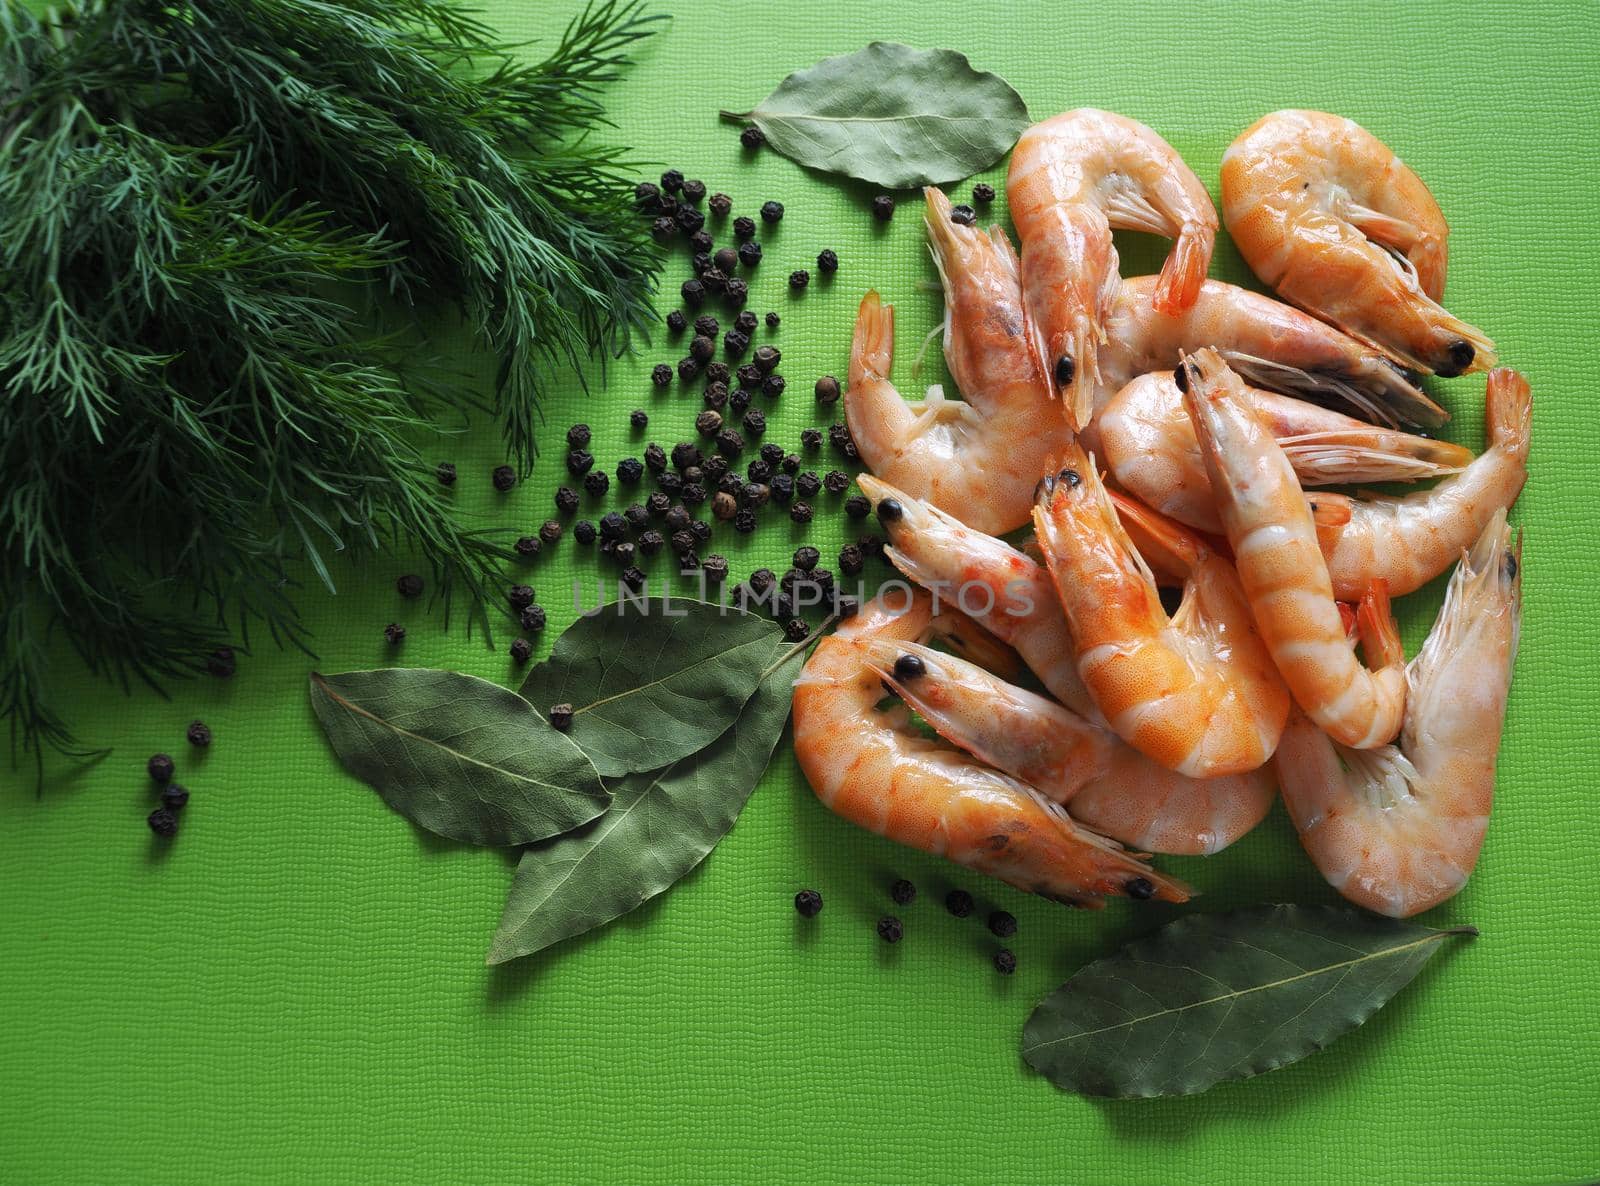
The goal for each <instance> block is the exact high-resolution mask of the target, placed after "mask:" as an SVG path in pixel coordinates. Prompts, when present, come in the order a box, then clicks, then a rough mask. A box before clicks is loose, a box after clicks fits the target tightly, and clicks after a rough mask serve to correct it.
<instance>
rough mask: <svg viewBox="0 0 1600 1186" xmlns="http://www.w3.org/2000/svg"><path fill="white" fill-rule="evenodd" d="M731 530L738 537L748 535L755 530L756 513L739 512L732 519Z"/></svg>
mask: <svg viewBox="0 0 1600 1186" xmlns="http://www.w3.org/2000/svg"><path fill="white" fill-rule="evenodd" d="M733 529H734V530H735V531H737V532H738V533H739V534H740V535H749V534H750V533H751V532H752V531H754V530H755V529H756V513H755V512H754V511H752V510H743V511H740V512H739V513H738V514H737V515H735V516H734V517H733Z"/></svg>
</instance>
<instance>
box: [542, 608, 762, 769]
mask: <svg viewBox="0 0 1600 1186" xmlns="http://www.w3.org/2000/svg"><path fill="white" fill-rule="evenodd" d="M786 645H787V644H786V643H785V641H784V637H783V631H782V629H780V628H779V626H778V625H777V624H776V623H775V622H772V621H769V620H768V619H766V618H761V617H757V616H756V615H755V614H751V613H746V612H745V611H744V610H740V609H735V608H732V607H730V606H722V605H717V604H714V603H711V602H704V601H693V600H690V599H688V598H669V599H666V601H665V603H663V601H662V600H660V599H657V600H652V601H644V602H640V601H633V600H627V599H625V600H623V601H620V602H617V603H616V604H614V605H608V606H606V607H605V608H603V609H600V610H596V611H595V612H593V613H591V614H588V615H586V616H584V617H582V618H579V619H578V620H577V621H576V622H574V623H573V624H572V625H571V626H570V627H568V628H567V630H566V631H565V632H564V633H563V634H562V635H561V637H560V638H559V639H557V640H556V644H555V646H554V647H553V648H551V651H550V657H549V658H548V659H546V660H545V661H544V662H543V663H540V664H539V665H538V666H537V667H535V668H534V669H533V670H532V671H530V672H528V676H527V678H526V679H525V680H523V683H522V688H521V689H520V691H521V694H522V697H523V698H524V699H525V700H527V701H528V702H529V703H530V704H532V705H533V706H534V708H535V709H536V710H537V711H539V712H541V713H543V712H548V711H549V709H550V707H551V706H552V705H555V704H571V705H572V707H573V715H572V728H571V731H570V733H569V736H570V737H571V738H572V739H573V740H574V741H575V742H577V744H578V745H579V747H580V748H582V750H583V751H584V753H586V754H588V755H589V759H590V760H591V761H592V762H593V763H594V766H595V769H596V770H598V771H599V772H600V773H601V775H603V776H604V777H606V778H620V777H622V776H624V775H628V774H633V773H635V772H637V771H641V770H657V769H660V768H661V767H662V766H665V765H668V764H669V763H672V762H676V761H677V760H678V759H679V758H682V757H685V756H687V755H689V754H692V753H694V752H695V751H696V750H699V749H701V748H703V747H704V746H706V745H709V744H710V743H711V742H713V741H715V740H716V739H717V738H718V737H720V736H721V735H722V734H723V733H724V732H725V731H726V730H727V728H728V726H729V725H730V724H732V723H733V721H734V719H735V718H736V717H737V716H738V715H739V710H740V709H742V708H743V707H744V704H745V702H746V701H747V700H749V699H750V697H751V696H752V695H754V694H755V690H756V685H757V683H758V682H759V681H760V679H761V674H762V672H763V671H765V670H766V669H767V667H768V666H769V665H770V664H771V663H772V661H773V660H774V659H775V658H776V657H777V656H778V655H779V654H781V653H782V652H783V650H784V648H785V646H786Z"/></svg>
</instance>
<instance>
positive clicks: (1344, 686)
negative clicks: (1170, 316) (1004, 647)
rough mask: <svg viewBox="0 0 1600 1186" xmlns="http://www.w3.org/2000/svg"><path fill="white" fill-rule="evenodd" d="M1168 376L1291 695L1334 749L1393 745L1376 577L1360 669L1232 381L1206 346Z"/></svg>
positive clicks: (1366, 604) (1296, 507)
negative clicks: (1174, 377) (1175, 383)
mask: <svg viewBox="0 0 1600 1186" xmlns="http://www.w3.org/2000/svg"><path fill="white" fill-rule="evenodd" d="M1178 376H1179V386H1180V387H1182V388H1183V389H1184V392H1183V395H1184V401H1183V402H1184V406H1185V407H1186V408H1187V409H1188V412H1189V416H1190V418H1191V419H1192V420H1193V421H1194V427H1195V435H1196V436H1197V437H1198V439H1199V441H1200V448H1201V452H1202V453H1203V455H1204V456H1205V459H1206V473H1207V475H1208V476H1209V478H1210V480H1211V489H1212V492H1213V493H1214V494H1215V496H1216V502H1217V512H1218V515H1219V516H1220V518H1221V520H1222V526H1223V528H1224V530H1225V531H1226V532H1227V536H1228V543H1229V544H1230V545H1231V546H1232V548H1233V554H1234V560H1235V563H1236V565H1237V566H1238V573H1239V580H1240V582H1241V583H1242V584H1243V586H1244V592H1245V595H1246V596H1247V597H1248V599H1249V603H1250V609H1251V611H1252V613H1253V614H1254V617H1255V623H1256V625H1257V626H1258V627H1259V628H1260V631H1261V637H1262V638H1263V639H1265V641H1266V645H1267V648H1268V650H1270V651H1271V653H1272V658H1273V661H1274V662H1275V663H1276V664H1277V666H1278V670H1279V671H1280V672H1282V673H1283V678H1284V681H1285V682H1286V683H1287V684H1288V685H1289V690H1290V691H1291V692H1293V693H1294V698H1295V700H1296V702H1298V703H1299V705H1300V707H1301V708H1303V709H1304V710H1305V711H1306V713H1307V714H1309V715H1310V717H1311V719H1312V720H1314V721H1316V723H1317V724H1318V725H1320V726H1321V727H1322V728H1323V729H1325V730H1326V731H1327V732H1328V734H1329V735H1330V736H1332V737H1333V738H1334V739H1335V740H1337V741H1339V742H1342V743H1343V744H1345V745H1348V746H1351V747H1353V748H1356V749H1372V748H1374V747H1376V746H1380V745H1384V744H1387V743H1388V742H1390V741H1392V740H1394V736H1395V734H1396V733H1398V732H1399V731H1400V720H1401V716H1402V714H1403V713H1404V711H1405V692H1406V685H1405V671H1404V666H1403V664H1404V655H1403V654H1402V653H1401V651H1400V637H1399V631H1398V628H1397V627H1396V625H1395V622H1394V618H1393V616H1392V615H1391V614H1390V613H1389V599H1388V595H1387V592H1386V591H1385V589H1384V588H1383V587H1382V582H1378V583H1377V584H1376V586H1375V587H1374V588H1373V589H1372V590H1371V591H1370V592H1369V594H1368V596H1366V597H1365V598H1363V600H1362V604H1361V610H1360V623H1361V637H1362V643H1363V646H1364V649H1365V651H1366V655H1367V658H1368V660H1369V661H1370V662H1372V663H1373V665H1374V666H1375V668H1376V670H1368V669H1367V668H1364V667H1362V666H1361V665H1360V663H1358V662H1357V661H1356V658H1355V656H1354V655H1353V654H1352V653H1351V650H1350V647H1349V645H1348V644H1347V643H1346V641H1345V630H1344V626H1343V623H1342V621H1341V619H1340V615H1339V607H1338V604H1337V603H1336V602H1335V601H1334V597H1333V584H1332V582H1331V581H1330V579H1329V577H1328V566H1327V563H1326V562H1325V561H1324V560H1323V558H1322V551H1321V548H1320V545H1319V543H1318V539H1317V530H1316V525H1315V522H1314V520H1313V518H1312V514H1311V509H1310V508H1309V507H1308V506H1307V504H1306V499H1305V495H1304V493H1303V492H1302V491H1301V489H1300V484H1299V482H1298V481H1296V479H1295V476H1294V470H1293V468H1292V467H1291V466H1290V465H1289V459H1288V458H1287V457H1285V456H1284V453H1283V449H1282V447H1280V446H1279V444H1278V442H1277V441H1276V440H1274V439H1273V437H1272V434H1271V433H1270V432H1269V431H1268V430H1267V428H1266V426H1265V425H1264V424H1263V423H1262V421H1261V417H1260V416H1259V415H1258V414H1257V412H1256V408H1255V402H1254V401H1253V400H1252V399H1251V397H1250V395H1249V394H1248V392H1246V390H1245V386H1244V384H1243V383H1242V382H1240V380H1239V376H1238V375H1236V374H1234V373H1233V372H1232V371H1231V370H1229V369H1228V366H1227V364H1226V363H1224V362H1223V361H1222V359H1221V357H1220V356H1219V355H1218V354H1217V352H1216V351H1215V350H1210V349H1207V350H1201V351H1199V352H1197V353H1195V354H1193V355H1186V356H1185V358H1184V361H1183V363H1182V364H1181V365H1180V369H1179V371H1178ZM1086 682H1087V681H1086ZM1092 686H1093V685H1091V687H1092Z"/></svg>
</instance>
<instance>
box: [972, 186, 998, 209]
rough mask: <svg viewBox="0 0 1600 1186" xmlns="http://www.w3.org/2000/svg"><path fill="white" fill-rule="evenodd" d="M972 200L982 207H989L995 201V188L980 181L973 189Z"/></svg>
mask: <svg viewBox="0 0 1600 1186" xmlns="http://www.w3.org/2000/svg"><path fill="white" fill-rule="evenodd" d="M972 200H973V201H974V202H977V203H978V204H979V205H980V206H987V205H988V204H989V203H990V202H992V201H994V186H992V185H990V184H989V183H988V182H987V181H980V182H978V184H977V185H975V186H973V187H972Z"/></svg>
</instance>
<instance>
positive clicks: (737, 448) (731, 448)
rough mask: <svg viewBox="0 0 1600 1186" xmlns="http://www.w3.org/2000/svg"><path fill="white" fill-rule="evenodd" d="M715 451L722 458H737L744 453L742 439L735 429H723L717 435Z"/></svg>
mask: <svg viewBox="0 0 1600 1186" xmlns="http://www.w3.org/2000/svg"><path fill="white" fill-rule="evenodd" d="M717 450H718V451H719V452H720V453H721V454H722V455H723V456H724V457H737V456H739V454H740V453H742V452H743V451H744V437H742V436H741V435H740V434H739V432H738V431H737V430H736V429H732V428H724V429H723V430H722V431H721V432H719V433H718V434H717Z"/></svg>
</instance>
